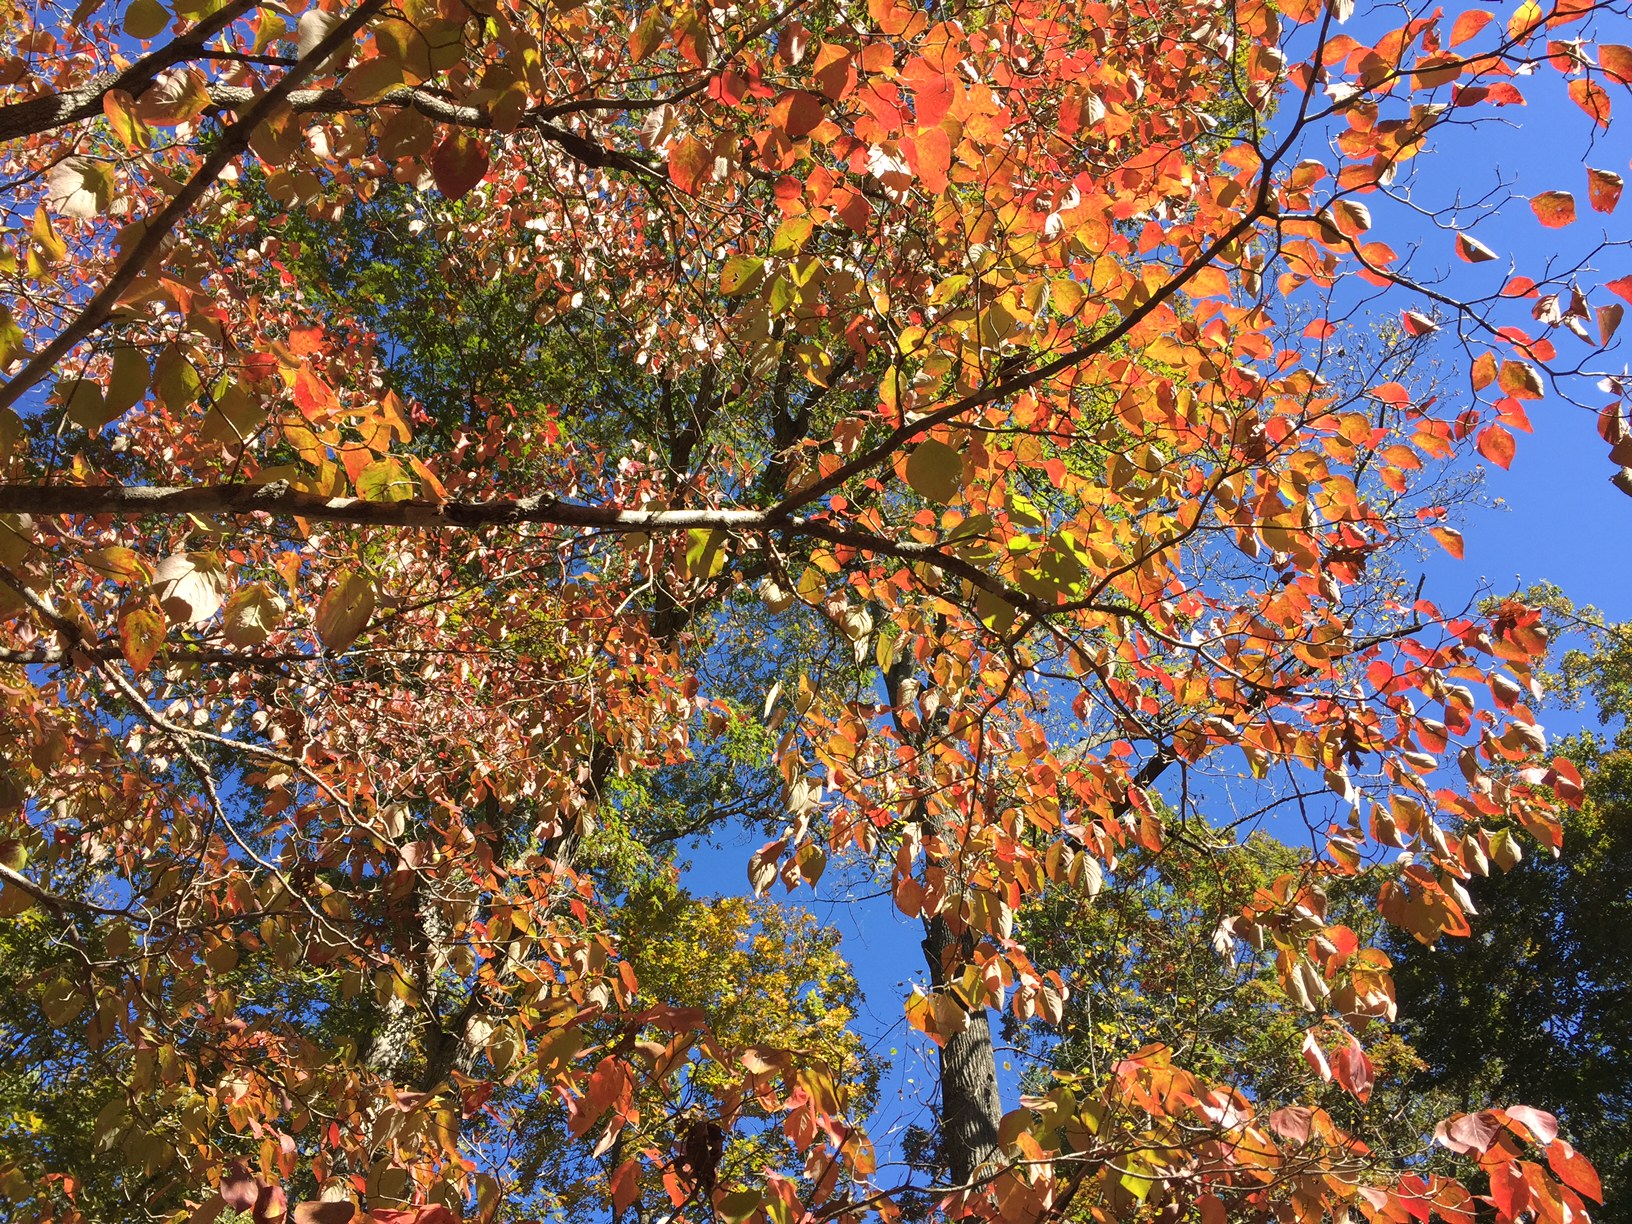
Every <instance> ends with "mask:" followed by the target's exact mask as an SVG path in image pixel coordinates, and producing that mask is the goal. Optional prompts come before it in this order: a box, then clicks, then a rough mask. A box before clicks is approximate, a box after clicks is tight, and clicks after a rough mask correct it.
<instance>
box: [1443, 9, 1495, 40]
mask: <svg viewBox="0 0 1632 1224" xmlns="http://www.w3.org/2000/svg"><path fill="white" fill-rule="evenodd" d="M1490 22H1491V15H1490V13H1488V12H1486V11H1485V10H1484V9H1469V10H1468V11H1467V12H1465V13H1463V14H1462V15H1461V16H1460V17H1458V18H1457V19H1456V24H1455V25H1453V26H1452V27H1451V43H1450V45H1451V46H1453V47H1457V46H1460V45H1461V44H1463V43H1465V42H1467V41H1468V39H1470V38H1472V37H1473V36H1474V35H1475V34H1477V33H1479V31H1480V30H1482V29H1484V28H1485V27H1486V26H1487V25H1489V24H1490Z"/></svg>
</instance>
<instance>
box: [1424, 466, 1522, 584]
mask: <svg viewBox="0 0 1632 1224" xmlns="http://www.w3.org/2000/svg"><path fill="white" fill-rule="evenodd" d="M1504 466H1505V465H1504ZM1428 534H1429V535H1431V536H1433V537H1434V539H1436V540H1438V541H1439V544H1440V547H1441V548H1443V549H1444V550H1445V551H1446V552H1448V553H1450V554H1451V556H1453V557H1455V558H1456V559H1457V560H1458V561H1460V560H1462V533H1461V532H1460V531H1458V530H1457V529H1456V528H1454V527H1431V528H1429V530H1428Z"/></svg>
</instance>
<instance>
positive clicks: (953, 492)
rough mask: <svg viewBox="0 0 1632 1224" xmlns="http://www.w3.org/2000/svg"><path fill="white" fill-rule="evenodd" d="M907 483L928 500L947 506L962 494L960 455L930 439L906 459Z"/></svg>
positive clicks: (943, 444) (961, 458)
mask: <svg viewBox="0 0 1632 1224" xmlns="http://www.w3.org/2000/svg"><path fill="white" fill-rule="evenodd" d="M907 483H908V484H909V485H911V486H912V488H913V491H914V492H915V493H917V494H919V495H920V496H921V497H927V498H928V499H929V500H930V501H933V502H940V503H941V504H942V505H948V504H950V503H951V502H953V501H955V500H956V499H957V496H958V494H959V493H960V492H962V491H963V456H962V455H960V454H958V452H957V451H955V450H953V449H952V448H951V447H950V446H948V445H947V444H946V443H945V442H937V441H935V439H933V438H930V439H929V440H927V441H924V442H920V443H919V444H918V446H917V447H916V448H915V449H914V450H913V452H912V454H910V455H908V456H907Z"/></svg>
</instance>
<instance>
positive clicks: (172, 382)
mask: <svg viewBox="0 0 1632 1224" xmlns="http://www.w3.org/2000/svg"><path fill="white" fill-rule="evenodd" d="M155 379H156V382H155V385H154V388H153V389H154V390H155V391H157V392H158V395H159V401H160V402H161V403H163V404H164V406H165V407H166V408H168V409H170V411H171V412H174V413H177V414H180V413H183V412H185V411H187V409H188V408H190V407H192V405H193V401H195V400H196V399H198V392H199V390H200V388H201V387H202V385H203V384H202V383H201V382H200V381H199V377H198V371H197V370H195V369H193V363H192V362H191V361H190V360H188V357H187V354H186V353H185V352H184V351H183V350H182V349H181V348H180V347H179V346H178V345H174V344H172V345H170V346H168V347H167V348H166V349H165V350H164V352H162V353H160V354H159V363H158V368H157V370H156V371H155Z"/></svg>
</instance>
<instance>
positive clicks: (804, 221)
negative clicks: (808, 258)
mask: <svg viewBox="0 0 1632 1224" xmlns="http://www.w3.org/2000/svg"><path fill="white" fill-rule="evenodd" d="M815 228H816V225H815V223H814V222H813V221H811V219H810V218H809V217H808V216H805V217H788V218H787V219H786V220H784V221H783V222H782V224H781V225H779V226H777V227H776V234H775V235H774V236H773V237H772V238H771V254H773V255H797V254H798V253H799V252H800V251H802V250H803V249H804V246H805V243H807V242H809V241H810V235H811V233H812V231H814V230H815Z"/></svg>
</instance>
